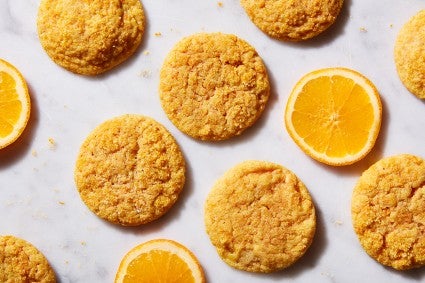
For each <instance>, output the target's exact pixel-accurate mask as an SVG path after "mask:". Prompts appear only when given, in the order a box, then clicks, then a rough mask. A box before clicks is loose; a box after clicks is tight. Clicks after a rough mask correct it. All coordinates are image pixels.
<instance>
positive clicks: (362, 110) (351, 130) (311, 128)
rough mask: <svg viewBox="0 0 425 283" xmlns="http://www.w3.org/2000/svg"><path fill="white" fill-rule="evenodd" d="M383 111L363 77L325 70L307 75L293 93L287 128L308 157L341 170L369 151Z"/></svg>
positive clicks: (286, 122) (287, 116) (340, 71)
mask: <svg viewBox="0 0 425 283" xmlns="http://www.w3.org/2000/svg"><path fill="white" fill-rule="evenodd" d="M381 119H382V106H381V100H380V98H379V94H378V91H377V90H376V87H375V86H374V85H373V84H372V82H370V81H369V80H368V79H367V78H366V77H365V76H363V75H362V74H360V73H358V72H356V71H353V70H350V69H345V68H327V69H321V70H316V71H313V72H311V73H308V74H307V75H305V76H304V77H303V78H301V80H299V81H298V83H297V84H296V85H295V87H294V89H293V90H292V92H291V94H290V96H289V99H288V102H287V104H286V110H285V124H286V129H287V130H288V132H289V135H290V136H291V137H292V139H293V140H294V141H295V143H296V144H297V145H298V146H299V147H300V148H301V149H302V150H303V151H304V152H305V153H306V154H308V155H309V156H311V157H312V158H314V159H316V160H317V161H320V162H323V163H325V164H328V165H333V166H342V165H348V164H352V163H354V162H356V161H359V160H360V159H362V158H363V157H364V156H366V154H368V153H369V152H370V150H371V149H372V148H373V146H374V144H375V141H376V138H377V136H378V133H379V129H380V127H381Z"/></svg>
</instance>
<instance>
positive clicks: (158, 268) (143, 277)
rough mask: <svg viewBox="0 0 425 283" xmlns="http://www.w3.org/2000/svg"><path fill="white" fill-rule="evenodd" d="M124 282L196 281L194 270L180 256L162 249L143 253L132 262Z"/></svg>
mask: <svg viewBox="0 0 425 283" xmlns="http://www.w3.org/2000/svg"><path fill="white" fill-rule="evenodd" d="M123 282H124V283H136V282H137V283H142V282H143V283H144V282H146V283H148V282H149V283H156V282H158V283H159V282H161V283H169V282H170V283H171V282H176V283H194V282H195V279H194V278H193V275H192V271H191V270H190V268H189V266H188V265H187V264H186V263H185V262H184V261H183V260H182V259H181V258H179V257H178V256H176V255H175V254H172V253H170V252H166V251H162V250H153V251H150V252H149V253H143V254H141V255H139V256H138V257H136V258H135V259H134V260H132V261H131V262H130V264H129V265H128V268H127V274H126V275H125V277H124V280H123Z"/></svg>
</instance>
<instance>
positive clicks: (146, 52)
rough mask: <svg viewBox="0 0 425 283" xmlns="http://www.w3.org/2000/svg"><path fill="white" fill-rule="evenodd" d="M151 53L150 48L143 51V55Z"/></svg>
mask: <svg viewBox="0 0 425 283" xmlns="http://www.w3.org/2000/svg"><path fill="white" fill-rule="evenodd" d="M149 54H151V52H150V51H149V50H145V51H143V55H146V56H147V55H149Z"/></svg>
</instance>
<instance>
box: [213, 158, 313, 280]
mask: <svg viewBox="0 0 425 283" xmlns="http://www.w3.org/2000/svg"><path fill="white" fill-rule="evenodd" d="M205 226H206V231H207V233H208V235H209V237H210V240H211V242H212V244H213V245H214V246H215V248H216V249H217V252H218V254H219V255H220V257H221V258H222V259H223V260H224V261H225V262H226V263H227V264H229V265H230V266H232V267H234V268H237V269H241V270H245V271H250V272H273V271H277V270H281V269H283V268H286V267H288V266H290V265H291V264H293V263H294V262H295V261H297V260H298V259H299V258H300V257H301V256H302V255H303V254H304V253H305V251H306V250H307V248H308V247H309V246H310V244H311V242H312V240H313V237H314V233H315V229H316V216H315V209H314V204H313V202H312V200H311V197H310V194H309V192H308V190H307V189H306V187H305V186H304V184H303V183H302V182H301V181H300V180H299V179H298V178H297V177H296V176H295V174H294V173H292V172H291V171H289V170H288V169H286V168H284V167H282V166H280V165H278V164H274V163H270V162H265V161H245V162H242V163H240V164H238V165H237V166H235V167H233V168H232V169H230V170H229V171H227V172H226V173H225V174H224V176H223V177H221V178H220V179H219V180H218V181H217V182H216V183H215V185H214V187H213V188H212V190H211V192H210V193H209V195H208V197H207V200H206V202H205Z"/></svg>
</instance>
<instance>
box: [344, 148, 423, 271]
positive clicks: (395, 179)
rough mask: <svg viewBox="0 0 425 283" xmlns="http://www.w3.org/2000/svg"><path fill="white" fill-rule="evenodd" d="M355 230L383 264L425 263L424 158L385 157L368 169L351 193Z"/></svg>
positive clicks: (409, 265) (399, 266) (406, 266)
mask: <svg viewBox="0 0 425 283" xmlns="http://www.w3.org/2000/svg"><path fill="white" fill-rule="evenodd" d="M351 213H352V221H353V226H354V230H355V232H356V234H357V236H358V238H359V240H360V243H361V245H362V246H363V248H364V249H365V251H366V252H367V253H368V254H369V255H370V256H371V257H372V258H374V259H375V260H377V261H378V262H380V263H381V264H383V265H387V266H391V267H393V268H394V269H398V270H405V269H411V268H415V267H420V266H423V265H425V160H423V159H422V158H419V157H417V156H413V155H407V154H402V155H396V156H392V157H388V158H384V159H382V160H380V161H378V162H377V163H375V164H374V165H372V166H371V167H370V168H369V169H367V170H366V171H365V172H364V173H363V174H362V176H361V177H360V179H359V180H358V182H357V185H356V187H355V188H354V192H353V195H352V201H351Z"/></svg>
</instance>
